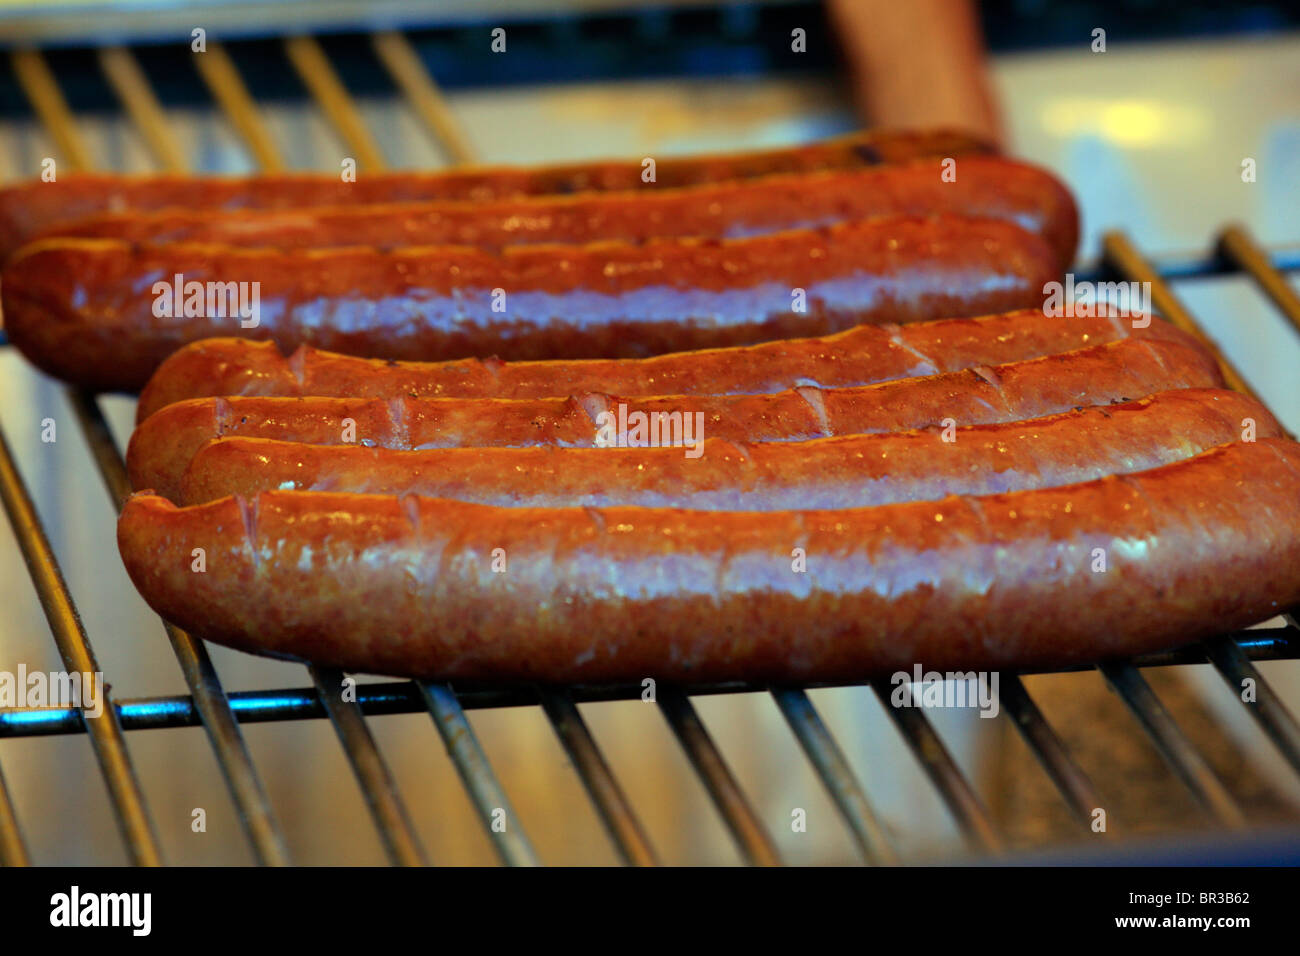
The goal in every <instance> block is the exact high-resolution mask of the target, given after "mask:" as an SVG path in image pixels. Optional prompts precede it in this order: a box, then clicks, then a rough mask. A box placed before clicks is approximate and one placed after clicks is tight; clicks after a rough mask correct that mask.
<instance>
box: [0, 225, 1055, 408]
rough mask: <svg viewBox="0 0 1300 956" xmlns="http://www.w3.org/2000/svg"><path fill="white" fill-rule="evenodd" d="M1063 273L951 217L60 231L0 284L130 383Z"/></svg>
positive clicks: (874, 307) (634, 331)
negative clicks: (77, 234)
mask: <svg viewBox="0 0 1300 956" xmlns="http://www.w3.org/2000/svg"><path fill="white" fill-rule="evenodd" d="M1057 272H1058V270H1057V267H1056V263H1055V261H1054V256H1053V254H1052V251H1051V249H1050V247H1049V246H1048V245H1047V244H1046V243H1045V242H1044V241H1043V240H1042V239H1041V238H1040V237H1038V236H1036V235H1033V234H1032V233H1028V232H1025V231H1024V230H1022V229H1020V228H1018V227H1016V226H1013V225H1010V224H1008V223H1004V222H998V221H993V220H977V219H959V218H952V217H939V216H936V217H932V218H914V219H908V218H900V219H876V220H866V221H862V222H854V223H844V224H842V225H837V226H830V227H827V228H825V229H821V230H817V231H792V232H782V233H774V234H772V235H767V236H757V237H754V238H750V239H734V240H703V239H681V238H679V239H657V240H652V241H651V242H648V243H645V244H639V245H638V244H631V243H619V242H609V243H594V244H590V245H585V246H546V245H537V246H519V247H512V248H510V249H508V250H506V251H504V252H501V253H492V252H486V251H483V250H477V249H472V248H468V247H453V246H440V247H423V248H420V247H404V248H402V249H400V250H392V251H389V252H379V251H377V250H371V249H326V250H315V249H306V250H290V251H286V252H279V251H276V250H266V249H262V250H241V249H235V248H231V247H224V246H203V245H188V244H185V243H177V244H172V245H133V244H131V243H124V242H118V241H116V240H107V239H48V240H42V241H40V242H36V243H32V244H30V245H28V246H25V247H24V248H23V249H22V250H21V251H20V252H19V253H18V254H16V255H15V256H13V257H12V258H11V259H10V260H9V261H8V263H7V264H6V265H5V268H4V271H3V282H2V283H0V294H2V295H3V300H4V316H5V324H6V328H7V330H8V332H9V336H10V339H11V340H12V341H13V343H14V344H15V345H16V346H17V347H18V348H19V349H20V350H21V351H22V352H23V354H24V355H26V356H27V357H28V358H29V359H30V360H31V361H32V362H34V363H35V364H36V365H38V366H39V367H41V368H42V369H44V370H45V371H47V372H49V373H51V374H52V375H55V376H57V377H59V378H63V379H65V380H67V381H70V382H75V383H77V384H80V385H82V386H85V387H88V388H93V389H99V390H105V391H112V390H119V391H121V390H126V391H133V390H138V389H139V388H140V387H142V386H143V385H144V384H145V382H146V381H147V380H148V378H149V375H150V374H151V373H152V372H153V371H154V369H156V368H157V366H158V365H159V363H161V362H162V361H163V360H164V359H165V358H166V357H167V356H168V355H170V354H171V353H172V352H173V351H174V350H175V349H177V348H179V347H180V346H182V345H184V344H185V343H187V342H192V341H195V340H197V339H202V338H209V337H211V336H213V335H232V334H234V335H247V336H249V337H251V338H258V339H271V340H273V341H275V342H276V343H277V344H278V345H279V346H280V347H281V348H283V349H286V350H290V349H293V348H295V347H297V346H298V345H300V344H304V343H306V344H312V345H317V346H320V347H321V348H326V349H330V350H333V351H338V352H345V353H351V354H358V355H367V356H369V357H372V358H389V359H406V360H441V359H453V358H464V357H468V356H483V355H493V354H495V355H498V356H500V357H501V358H506V359H545V358H623V357H641V356H646V355H656V354H661V353H663V352H672V351H682V350H684V349H692V348H709V347H714V346H728V345H744V344H748V343H751V342H758V341H763V340H766V339H774V338H791V337H795V336H800V335H804V336H808V335H824V334H827V333H830V332H839V331H841V330H843V329H846V328H849V327H851V326H854V325H858V324H862V323H877V324H878V323H882V322H919V321H924V320H926V319H935V318H941V317H950V316H970V315H982V314H986V313H989V312H1001V311H1007V310H1010V309H1015V308H1027V307H1029V306H1032V305H1035V304H1041V302H1042V300H1043V291H1042V290H1043V287H1044V285H1045V284H1046V283H1047V282H1050V281H1053V280H1054V278H1055V277H1056V275H1057ZM175 276H180V277H182V278H181V280H180V281H179V282H177V281H176V280H175V279H174V277H175ZM173 286H179V288H180V290H181V293H182V294H181V295H173V294H172V287H173ZM191 290H193V294H191ZM236 299H238V302H236ZM237 304H238V305H240V306H242V307H243V309H244V311H241V312H240V314H238V315H236V314H232V313H234V311H235V307H236V305H237ZM191 305H192V306H193V307H194V308H193V309H191V308H190V306H191ZM182 306H183V307H184V308H182ZM180 312H184V313H185V314H178V313H180ZM191 312H197V313H199V314H189V313H191ZM245 312H246V313H247V314H246V315H245Z"/></svg>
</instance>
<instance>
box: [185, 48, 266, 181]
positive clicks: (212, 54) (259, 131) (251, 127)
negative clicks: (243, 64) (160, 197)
mask: <svg viewBox="0 0 1300 956" xmlns="http://www.w3.org/2000/svg"><path fill="white" fill-rule="evenodd" d="M193 56H194V68H195V69H196V70H197V71H198V74H199V76H201V77H202V78H203V82H204V83H205V84H207V87H208V92H210V93H211V94H212V98H213V99H214V100H216V101H217V105H218V106H220V107H221V112H222V113H224V114H225V116H226V119H228V120H229V121H230V124H231V125H232V126H233V127H234V128H235V132H237V133H238V134H239V135H240V137H241V138H242V139H243V140H244V144H245V145H246V146H247V147H248V151H249V152H251V153H252V154H253V159H254V161H255V162H256V163H257V165H258V166H259V167H261V168H262V169H264V170H266V171H267V172H268V173H278V172H282V171H283V170H284V160H283V159H281V158H280V151H279V149H277V148H276V146H275V141H274V140H272V139H271V132H270V130H268V129H267V128H266V124H265V123H263V122H262V116H261V114H260V113H259V112H258V110H257V105H256V104H255V103H254V102H253V97H252V96H250V95H249V93H248V87H247V86H245V85H244V81H243V78H242V77H240V75H239V70H237V69H236V68H235V64H234V61H233V60H231V59H230V54H229V53H227V52H226V48H225V47H223V46H222V45H221V44H219V43H209V44H208V45H207V49H206V50H194V51H193Z"/></svg>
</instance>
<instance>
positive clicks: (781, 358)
mask: <svg viewBox="0 0 1300 956" xmlns="http://www.w3.org/2000/svg"><path fill="white" fill-rule="evenodd" d="M1130 336H1132V337H1136V338H1151V339H1174V340H1177V341H1180V342H1184V343H1186V344H1188V345H1194V344H1196V340H1195V339H1193V338H1192V337H1191V336H1190V335H1188V334H1187V333H1185V332H1182V331H1181V330H1179V329H1177V328H1175V327H1174V326H1173V325H1170V324H1169V323H1167V322H1164V321H1162V320H1160V319H1156V318H1153V319H1152V321H1151V323H1150V324H1149V325H1148V326H1146V327H1145V328H1143V327H1138V328H1134V324H1133V321H1132V320H1131V319H1129V318H1126V317H1119V316H1115V317H1109V318H1108V317H1106V316H1104V315H1102V316H1088V317H1084V316H1076V317H1070V318H1060V317H1049V316H1045V315H1043V312H1042V310H1041V309H1025V310H1022V311H1020V312H1010V313H1006V314H1004V315H986V316H981V317H979V318H975V319H940V320H937V321H934V322H918V323H915V324H912V325H905V326H897V325H883V326H875V325H860V326H857V327H856V328H852V329H848V330H846V331H844V332H839V333H837V334H835V335H830V336H826V337H825V338H814V339H778V340H776V341H773V342H762V343H759V344H758V345H746V346H738V347H735V348H729V349H701V350H699V351H695V352H670V353H668V354H666V355H656V356H653V357H651V358H644V359H578V360H574V361H563V360H561V361H550V362H545V361H543V362H502V361H499V360H497V359H486V360H480V359H477V358H471V359H462V360H460V361H453V362H384V361H380V360H377V359H366V358H361V357H358V356H353V355H340V354H338V353H332V352H322V351H321V350H319V349H315V348H312V347H311V346H309V345H302V346H299V347H298V349H297V350H295V351H294V353H293V354H292V355H290V356H289V357H287V358H286V357H285V356H284V355H283V354H282V353H281V352H280V350H279V349H278V348H276V347H275V345H274V344H273V343H270V342H255V341H252V340H250V339H236V338H224V339H203V340H201V341H198V342H193V343H191V344H190V345H186V346H184V347H183V348H181V349H179V350H178V351H176V352H174V353H173V354H172V355H171V356H169V357H168V358H167V359H166V361H164V362H163V363H162V365H160V366H159V367H158V371H156V372H154V374H153V376H152V377H151V378H150V379H149V384H148V385H146V386H145V388H144V391H142V392H141V393H140V401H139V403H138V405H137V407H136V421H144V420H145V419H146V418H148V417H149V416H150V415H152V414H153V413H154V412H156V411H158V409H160V408H162V407H163V406H164V405H170V404H171V403H172V402H179V401H183V400H184V399H187V398H204V397H207V396H216V395H286V396H290V395H292V396H297V395H320V396H324V395H334V396H339V397H345V396H346V397H351V398H547V397H554V396H561V397H562V396H566V395H574V394H578V393H580V392H596V391H608V392H616V393H618V394H621V395H694V394H699V393H707V394H714V395H732V394H745V393H758V392H779V391H782V390H784V389H787V388H794V387H795V386H796V385H816V386H818V387H820V388H845V387H849V386H854V385H870V384H872V383H874V382H883V381H887V380H889V379H893V378H907V377H909V376H916V375H935V374H938V373H939V372H955V371H958V370H959V369H963V368H971V367H972V366H975V365H999V364H1004V363H1006V362H1019V361H1023V360H1024V359H1031V358H1038V357H1039V356H1041V355H1053V354H1055V353H1057V352H1068V351H1070V350H1071V349H1078V348H1084V347H1085V346H1090V345H1102V344H1105V343H1106V342H1113V341H1116V340H1118V339H1124V338H1128V337H1130Z"/></svg>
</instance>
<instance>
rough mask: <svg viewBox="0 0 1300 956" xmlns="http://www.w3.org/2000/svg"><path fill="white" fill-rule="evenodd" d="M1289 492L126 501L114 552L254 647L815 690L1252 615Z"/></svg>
mask: <svg viewBox="0 0 1300 956" xmlns="http://www.w3.org/2000/svg"><path fill="white" fill-rule="evenodd" d="M1298 502H1300V445H1297V444H1295V443H1293V442H1289V441H1286V440H1283V439H1268V440H1265V441H1260V442H1253V443H1246V442H1237V443H1234V444H1230V445H1223V446H1220V447H1218V448H1215V449H1213V450H1211V451H1208V452H1205V453H1204V454H1202V455H1199V456H1197V457H1195V458H1191V459H1187V460H1185V461H1181V462H1177V463H1174V464H1170V465H1165V466H1163V467H1161V468H1156V469H1153V470H1151V471H1144V472H1139V473H1137V474H1133V475H1123V476H1110V477H1106V478H1102V479H1099V480H1097V481H1091V482H1086V483H1083V484H1075V485H1067V486H1065V487H1061V488H1051V489H1039V490H1033V491H1017V492H1010V493H1007V494H1001V495H991V496H986V497H973V496H954V497H949V498H945V499H943V500H942V501H938V502H929V501H927V502H906V503H902V504H892V505H882V506H879V507H874V508H860V509H845V510H834V511H816V510H814V511H777V512H767V513H762V514H756V513H754V512H733V511H718V512H712V511H709V512H705V511H683V510H675V509H660V508H604V509H594V508H553V509H549V508H498V507H492V506H490V505H476V504H469V503H466V502H459V501H447V500H443V499H437V498H420V497H417V496H404V497H394V496H384V495H347V494H330V493H325V492H275V491H272V492H265V493H263V494H261V495H258V496H257V497H256V498H251V499H244V498H236V497H230V498H222V499H220V500H218V501H215V502H210V503H208V504H203V505H196V506H193V507H189V508H179V509H178V508H177V507H175V506H174V505H172V504H171V503H170V502H168V501H167V500H166V499H163V498H160V497H158V496H155V495H148V494H145V495H137V496H134V497H132V498H131V499H130V500H129V501H128V502H127V504H126V507H125V509H124V510H123V512H122V515H121V518H120V520H119V523H118V543H119V547H120V550H121V553H122V558H123V560H124V561H125V563H126V568H127V571H128V573H129V574H130V577H131V580H132V581H133V582H135V585H136V587H137V588H138V589H139V591H140V593H141V594H142V595H143V596H144V598H145V600H146V601H147V602H148V603H149V604H150V605H151V606H152V607H153V608H154V609H155V610H156V611H158V612H159V613H160V614H162V616H163V617H165V618H167V619H168V620H170V621H172V622H174V623H176V624H178V625H180V626H181V627H183V628H185V629H187V630H189V631H191V632H193V633H195V634H197V635H199V636H201V637H204V638H207V639H209V640H213V641H216V642H218V643H221V644H227V645H230V646H232V647H236V648H239V649H242V650H246V651H253V652H255V653H261V654H271V655H275V656H281V657H296V658H304V659H307V660H311V661H315V662H317V663H320V664H325V665H330V666H335V667H340V668H343V669H345V670H358V671H365V672H368V673H386V674H397V675H404V676H410V677H422V678H437V679H453V680H480V679H481V680H494V681H542V682H548V681H560V682H565V683H571V682H593V681H640V680H642V679H644V678H647V677H651V678H657V679H664V680H673V681H685V682H690V681H715V680H751V681H793V680H798V681H834V680H856V679H861V678H866V677H871V676H876V675H881V674H885V673H889V672H891V671H897V670H906V669H909V668H910V667H912V665H913V664H917V663H920V664H922V665H923V666H924V667H926V668H934V669H939V670H968V669H974V670H990V669H1002V668H1035V667H1063V666H1069V665H1075V664H1081V663H1087V662H1095V661H1098V660H1102V659H1106V658H1111V657H1116V656H1126V655H1132V654H1141V653H1146V652H1152V651H1156V650H1161V649H1165V648H1169V647H1173V646H1176V645H1181V644H1186V643H1189V642H1193V641H1196V640H1199V639H1201V638H1204V637H1208V636H1210V635H1212V634H1215V633H1218V632H1221V631H1223V630H1226V629H1230V628H1238V627H1244V626H1247V625H1250V624H1254V623H1256V622H1258V621H1261V620H1264V619H1266V618H1268V617H1270V616H1271V615H1273V614H1276V613H1278V612H1279V611H1280V610H1282V609H1284V608H1286V607H1287V606H1289V605H1293V604H1295V603H1296V602H1298V601H1300V507H1298V506H1297V503H1298ZM200 549H201V550H200ZM200 561H201V562H202V564H201V565H200V564H199V563H198V562H200ZM198 567H202V569H203V570H202V571H201V572H200V571H197V570H195V569H196V568H198ZM801 569H802V570H801Z"/></svg>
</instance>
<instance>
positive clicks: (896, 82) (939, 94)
mask: <svg viewBox="0 0 1300 956" xmlns="http://www.w3.org/2000/svg"><path fill="white" fill-rule="evenodd" d="M827 5H828V13H829V16H830V21H831V26H832V29H834V31H835V32H836V34H837V35H838V39H839V42H840V46H841V48H842V50H843V51H844V56H845V59H846V60H847V63H848V68H849V81H850V84H851V86H852V90H853V97H854V100H855V101H856V102H857V106H858V110H859V112H860V113H861V114H862V117H863V119H864V121H865V122H867V123H870V124H871V125H874V126H913V127H916V126H950V127H957V128H960V129H963V130H966V131H968V132H971V133H974V134H976V135H979V136H984V137H986V138H988V139H991V140H992V141H994V142H996V143H999V144H1001V140H1002V129H1001V120H1000V117H999V114H998V109H997V104H996V103H995V102H994V96H993V90H992V83H991V81H990V78H989V73H988V66H987V62H986V55H985V50H984V39H983V36H982V34H981V32H980V24H979V15H978V12H977V10H976V8H975V4H974V3H973V2H971V0H828V3H827Z"/></svg>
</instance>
